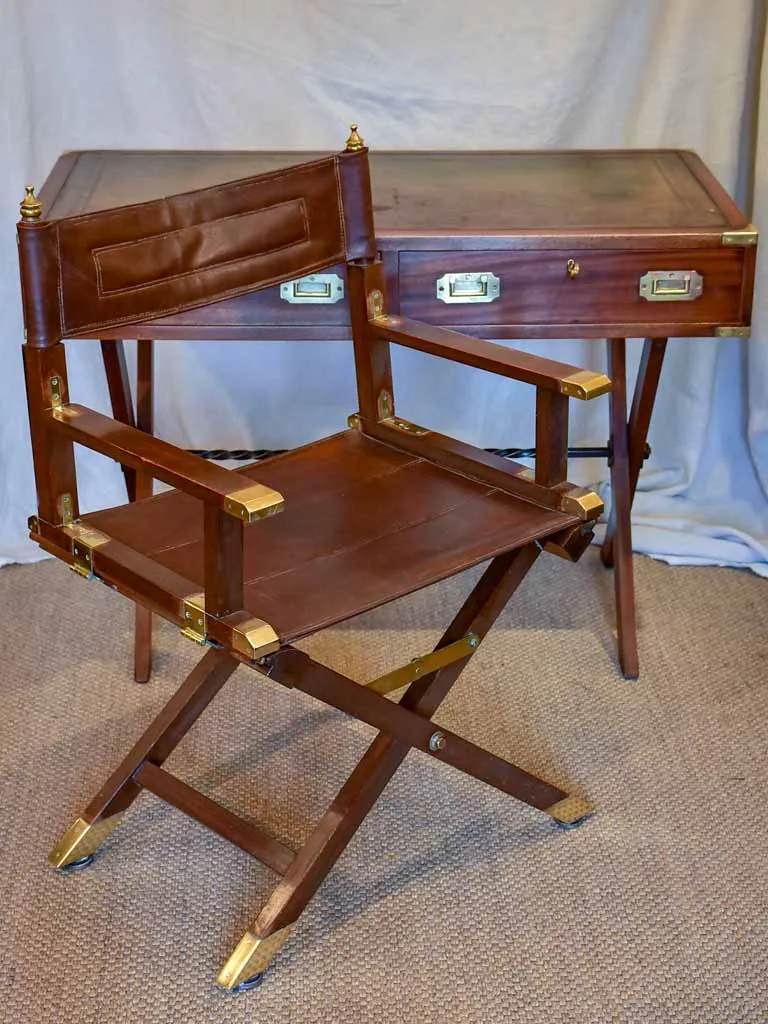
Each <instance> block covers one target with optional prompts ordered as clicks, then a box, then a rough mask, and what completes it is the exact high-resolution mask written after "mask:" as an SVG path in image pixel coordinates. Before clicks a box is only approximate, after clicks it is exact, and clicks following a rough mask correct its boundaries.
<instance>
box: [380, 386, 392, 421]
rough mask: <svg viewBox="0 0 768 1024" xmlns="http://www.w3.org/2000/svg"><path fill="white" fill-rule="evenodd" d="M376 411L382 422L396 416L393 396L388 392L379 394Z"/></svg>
mask: <svg viewBox="0 0 768 1024" xmlns="http://www.w3.org/2000/svg"><path fill="white" fill-rule="evenodd" d="M376 411H377V412H378V414H379V419H380V420H387V419H389V417H390V416H392V415H393V414H394V411H395V406H394V402H393V401H392V395H390V393H389V392H388V391H380V392H379V397H378V398H377V399H376Z"/></svg>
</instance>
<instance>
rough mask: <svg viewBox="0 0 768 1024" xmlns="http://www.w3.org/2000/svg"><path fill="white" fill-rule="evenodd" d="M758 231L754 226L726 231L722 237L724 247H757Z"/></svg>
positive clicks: (749, 225)
mask: <svg viewBox="0 0 768 1024" xmlns="http://www.w3.org/2000/svg"><path fill="white" fill-rule="evenodd" d="M758 234H759V232H758V230H757V228H756V227H755V225H754V224H747V226H746V227H745V228H736V229H735V230H734V231H724V232H723V233H722V235H721V236H720V241H721V242H722V243H723V245H742V246H746V245H757V238H758Z"/></svg>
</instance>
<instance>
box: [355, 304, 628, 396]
mask: <svg viewBox="0 0 768 1024" xmlns="http://www.w3.org/2000/svg"><path fill="white" fill-rule="evenodd" d="M369 328H370V330H371V331H372V333H373V334H374V336H378V337H380V338H383V339H388V340H389V341H392V342H394V343H395V344H397V345H404V346H405V347H406V348H415V349H418V350H419V351H420V352H427V353H428V354H429V355H433V356H441V357H442V358H443V359H451V360H453V361H454V362H458V363H464V365H466V366H474V367H476V368H477V369H479V370H490V371H491V372H492V373H497V374H500V375H501V376H503V377H512V378H514V379H515V380H520V381H524V382H525V383H526V384H535V385H536V386H537V387H540V388H547V389H549V390H552V391H555V392H557V393H558V394H561V395H568V396H569V397H570V398H582V399H589V398H597V397H598V395H604V394H606V393H607V392H608V391H610V390H611V381H610V379H609V378H608V377H606V375H605V374H604V373H595V372H594V371H593V370H581V369H579V367H578V366H570V365H569V364H568V363H559V362H556V361H555V360H554V359H544V358H542V357H541V356H536V355H530V354H529V353H527V352H518V351H516V350H515V349H509V348H506V347H505V346H503V345H496V344H494V343H493V342H490V341H481V340H480V339H478V338H471V337H469V335H466V334H460V333H459V332H458V331H449V330H446V328H444V327H434V326H432V325H431V324H424V323H421V322H420V321H418V320H408V319H406V318H405V317H401V316H386V315H385V316H378V317H376V318H375V319H373V320H371V321H370V323H369Z"/></svg>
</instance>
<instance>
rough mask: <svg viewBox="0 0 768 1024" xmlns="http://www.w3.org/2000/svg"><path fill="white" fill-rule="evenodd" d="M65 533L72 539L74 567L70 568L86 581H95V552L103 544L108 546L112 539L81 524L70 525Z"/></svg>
mask: <svg viewBox="0 0 768 1024" xmlns="http://www.w3.org/2000/svg"><path fill="white" fill-rule="evenodd" d="M64 532H65V533H67V534H69V536H70V537H71V538H72V565H71V566H70V568H71V569H72V570H73V572H76V573H77V574H78V576H82V577H83V578H84V579H86V580H90V579H95V578H96V574H95V573H94V571H93V552H94V550H95V549H96V548H100V547H101V546H102V545H103V544H108V543H109V541H110V538H109V537H108V536H107V535H106V533H102V532H101V531H100V530H94V529H92V527H90V526H83V525H82V524H80V523H68V524H67V525H66V526H65V527H64Z"/></svg>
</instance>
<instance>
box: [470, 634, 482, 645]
mask: <svg viewBox="0 0 768 1024" xmlns="http://www.w3.org/2000/svg"><path fill="white" fill-rule="evenodd" d="M479 643H480V639H479V637H476V636H471V637H470V638H469V646H470V647H477V645H478V644H479Z"/></svg>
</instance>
